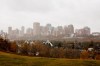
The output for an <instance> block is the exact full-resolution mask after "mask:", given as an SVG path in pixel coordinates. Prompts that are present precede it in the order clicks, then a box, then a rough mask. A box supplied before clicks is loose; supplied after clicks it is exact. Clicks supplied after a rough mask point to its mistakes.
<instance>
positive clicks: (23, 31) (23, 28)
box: [20, 26, 25, 36]
mask: <svg viewBox="0 0 100 66" xmlns="http://www.w3.org/2000/svg"><path fill="white" fill-rule="evenodd" d="M24 33H25V27H24V26H22V27H21V30H20V36H23V35H24Z"/></svg>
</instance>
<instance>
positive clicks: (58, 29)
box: [57, 26, 64, 36]
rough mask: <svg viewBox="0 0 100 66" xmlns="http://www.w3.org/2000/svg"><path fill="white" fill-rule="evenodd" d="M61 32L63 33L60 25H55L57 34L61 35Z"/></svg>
mask: <svg viewBox="0 0 100 66" xmlns="http://www.w3.org/2000/svg"><path fill="white" fill-rule="evenodd" d="M63 34H64V30H63V27H62V26H58V27H57V35H58V36H60V35H63Z"/></svg>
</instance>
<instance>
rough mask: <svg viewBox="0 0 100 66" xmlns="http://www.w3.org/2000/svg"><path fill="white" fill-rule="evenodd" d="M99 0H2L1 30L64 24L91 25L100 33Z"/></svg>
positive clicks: (0, 12) (0, 11)
mask: <svg viewBox="0 0 100 66" xmlns="http://www.w3.org/2000/svg"><path fill="white" fill-rule="evenodd" d="M99 17H100V0H42V1H41V0H9V1H8V0H0V30H4V31H6V32H7V28H8V27H9V26H12V27H13V28H14V29H15V28H18V29H20V27H21V26H25V27H26V28H28V27H32V24H33V22H40V23H41V25H43V26H45V24H48V23H50V24H52V25H53V26H55V27H56V26H65V25H69V24H73V25H74V27H75V28H76V29H79V28H83V27H84V26H89V27H90V28H91V31H92V32H100V26H99V25H100V18H99Z"/></svg>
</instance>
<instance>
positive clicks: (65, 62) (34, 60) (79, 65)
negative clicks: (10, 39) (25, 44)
mask: <svg viewBox="0 0 100 66" xmlns="http://www.w3.org/2000/svg"><path fill="white" fill-rule="evenodd" d="M0 66H100V60H80V59H58V58H43V57H28V56H20V55H15V54H10V53H4V52H0Z"/></svg>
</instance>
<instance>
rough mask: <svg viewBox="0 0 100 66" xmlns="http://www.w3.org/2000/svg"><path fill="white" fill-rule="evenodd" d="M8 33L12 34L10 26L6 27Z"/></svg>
mask: <svg viewBox="0 0 100 66" xmlns="http://www.w3.org/2000/svg"><path fill="white" fill-rule="evenodd" d="M8 34H9V35H11V34H12V27H8Z"/></svg>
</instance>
